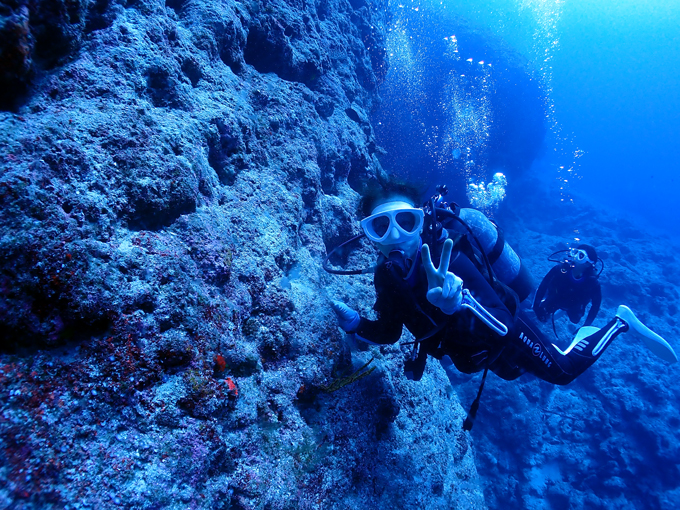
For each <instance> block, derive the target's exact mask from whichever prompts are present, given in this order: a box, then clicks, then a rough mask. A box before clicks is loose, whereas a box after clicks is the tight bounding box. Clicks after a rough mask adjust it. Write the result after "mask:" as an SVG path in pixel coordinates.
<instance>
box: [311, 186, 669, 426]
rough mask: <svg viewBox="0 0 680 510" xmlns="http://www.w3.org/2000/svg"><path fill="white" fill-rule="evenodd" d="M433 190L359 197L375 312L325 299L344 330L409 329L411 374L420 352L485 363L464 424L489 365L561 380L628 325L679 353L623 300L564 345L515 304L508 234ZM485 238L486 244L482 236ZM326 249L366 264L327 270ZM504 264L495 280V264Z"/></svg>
mask: <svg viewBox="0 0 680 510" xmlns="http://www.w3.org/2000/svg"><path fill="white" fill-rule="evenodd" d="M390 188H391V189H390ZM438 192H439V195H436V196H435V197H433V198H432V199H431V200H430V201H429V204H428V203H426V205H425V206H424V207H423V208H419V207H417V206H416V205H415V204H417V203H418V200H417V192H416V191H415V190H412V189H410V188H408V187H405V186H396V187H395V186H391V187H388V189H386V190H377V191H373V192H371V193H369V194H367V195H365V196H364V199H363V200H362V205H363V209H364V214H365V216H366V217H365V218H364V219H363V220H361V228H362V230H363V235H365V236H366V237H367V238H368V239H369V240H370V241H372V242H373V243H374V245H375V246H376V248H377V249H378V250H379V252H380V255H379V258H378V263H377V266H376V267H375V268H374V269H373V270H374V272H375V276H374V284H375V290H376V295H377V299H376V302H375V305H374V307H373V308H374V310H375V311H376V312H377V320H369V319H366V318H365V317H361V316H360V315H359V313H358V312H356V311H355V310H353V309H352V308H350V307H349V306H347V305H346V304H345V303H342V302H340V301H333V302H332V308H333V310H334V311H335V313H336V315H337V318H338V322H339V325H340V327H341V328H342V329H343V330H344V331H345V332H346V333H348V334H350V335H354V336H355V337H356V338H357V339H358V340H361V341H364V342H368V343H372V344H393V343H395V342H397V341H398V340H399V338H400V337H401V334H402V327H403V326H406V328H407V329H408V330H409V331H410V332H411V333H412V334H413V336H414V337H415V342H413V351H412V354H411V355H410V356H409V358H408V359H407V360H406V362H405V365H404V371H405V375H406V376H407V377H408V378H409V379H412V380H416V381H417V380H420V378H421V377H422V375H423V372H424V370H425V364H426V361H427V357H428V355H429V356H432V357H434V358H436V359H439V360H441V359H442V358H443V357H444V356H448V357H449V358H450V359H451V361H452V362H453V364H454V365H455V367H456V368H457V369H458V370H459V371H461V372H463V373H468V374H469V373H475V372H479V371H482V370H484V376H483V377H482V382H481V385H480V389H479V392H478V395H477V398H476V399H475V402H474V403H473V405H472V408H471V410H470V413H469V415H468V418H467V419H466V420H465V422H464V424H463V428H464V429H465V430H470V428H471V427H472V421H473V419H474V415H475V413H476V409H477V407H478V406H479V399H480V396H481V392H482V388H483V386H484V381H485V379H486V374H487V372H488V370H491V371H492V372H494V373H495V374H496V375H498V376H499V377H501V378H503V379H505V380H513V379H516V378H517V377H519V376H520V375H522V374H523V373H525V372H528V373H531V374H534V375H535V376H537V377H539V378H541V379H543V380H545V381H547V382H550V383H554V384H560V385H564V384H568V383H570V382H571V381H573V380H574V379H575V378H576V377H578V376H579V375H580V374H582V373H583V372H584V371H585V370H586V369H587V368H588V367H590V366H591V365H592V364H593V363H594V362H595V361H596V360H597V359H598V358H599V357H600V356H601V355H602V353H603V352H604V351H605V349H606V348H607V347H608V346H609V345H610V344H611V342H612V340H614V338H615V337H617V336H618V335H620V334H621V333H624V332H627V331H631V332H633V333H636V334H637V335H638V336H640V337H641V338H642V339H643V340H644V341H645V343H646V345H647V347H648V348H649V349H650V350H652V352H654V353H655V354H656V355H657V356H659V357H661V358H662V359H664V360H665V361H668V362H676V361H677V356H676V355H675V352H674V351H673V349H672V347H671V346H670V345H669V344H668V343H667V342H666V341H665V340H664V339H663V338H661V337H660V336H659V335H657V334H656V333H654V332H653V331H651V330H650V329H649V328H647V327H646V326H645V325H644V324H642V323H641V322H640V321H639V320H638V319H637V318H636V317H635V315H634V314H633V312H632V311H631V310H630V309H629V308H627V307H626V306H623V305H622V306H619V308H618V310H617V313H616V315H615V316H614V317H612V319H611V320H610V321H609V322H608V323H607V325H606V326H605V327H603V328H601V329H598V328H594V327H592V326H587V327H582V328H581V329H580V330H579V332H578V334H577V335H576V338H574V340H573V341H572V342H571V344H570V345H569V347H568V348H567V349H565V350H561V349H560V348H559V347H557V346H555V345H553V344H552V343H550V342H549V341H548V340H547V339H546V338H545V337H544V336H543V334H542V333H541V332H540V331H539V330H538V329H537V328H536V327H534V326H533V325H532V323H531V322H530V320H529V319H528V318H527V317H526V315H525V314H524V312H523V311H522V310H520V309H519V306H518V302H519V299H520V298H521V299H524V298H526V297H527V295H528V294H529V292H530V289H531V285H530V278H528V277H527V274H528V273H526V270H523V269H522V267H521V263H520V267H517V266H516V265H515V266H514V267H513V268H512V270H510V271H508V267H510V266H511V265H512V262H513V260H514V259H515V258H517V259H518V257H517V256H516V254H514V252H512V255H514V256H510V251H512V249H511V248H509V246H508V245H507V243H504V242H501V243H499V242H498V238H499V237H502V236H501V234H500V230H497V229H496V228H495V226H494V225H493V224H492V223H491V222H490V221H489V220H488V219H487V220H486V222H485V223H486V225H484V224H483V223H482V222H481V220H480V216H482V217H484V218H486V217H485V216H484V215H483V214H482V213H481V212H479V211H474V210H471V209H461V208H458V207H457V206H456V205H455V204H453V208H451V207H449V205H448V204H446V203H445V202H443V194H445V190H443V193H442V188H441V187H438ZM466 218H468V219H471V221H466ZM477 234H479V235H477ZM359 237H361V235H360V236H356V237H355V238H352V239H350V240H349V241H346V242H345V243H343V244H342V245H340V246H343V245H345V244H347V243H348V242H351V241H353V240H355V239H357V238H359ZM485 237H486V238H487V241H488V242H487V243H484V242H483V241H481V239H483V238H485ZM470 238H472V242H470ZM494 238H495V242H491V241H494ZM485 244H486V246H484V245H485ZM498 245H501V247H500V248H497V246H498ZM340 246H339V247H338V248H340ZM494 251H495V252H496V253H492V252H494ZM498 252H500V253H498ZM490 253H491V254H492V255H493V256H494V258H495V264H491V263H490V260H489V259H490V256H489V255H490ZM332 254H333V252H331V253H330V254H329V255H328V257H327V258H326V260H325V261H324V268H326V270H328V271H329V272H332V273H336V274H359V273H366V272H369V270H366V269H364V270H356V271H344V270H343V271H339V270H333V269H330V268H329V267H328V265H327V263H328V260H329V258H330V257H331V255H332ZM480 259H482V260H481V261H480ZM501 265H505V266H506V267H500V266H501ZM504 272H505V273H506V274H505V278H504V279H505V281H502V280H501V279H500V277H498V276H496V273H498V274H502V273H504ZM513 288H514V290H513ZM518 295H519V298H518Z"/></svg>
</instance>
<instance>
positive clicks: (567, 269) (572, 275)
mask: <svg viewBox="0 0 680 510" xmlns="http://www.w3.org/2000/svg"><path fill="white" fill-rule="evenodd" d="M563 252H564V253H565V254H566V257H565V259H564V260H562V261H560V260H555V259H553V258H552V257H554V256H555V255H557V254H558V253H563ZM548 260H550V261H552V262H559V264H558V265H556V266H554V267H553V268H552V269H551V270H550V271H549V272H548V274H547V275H545V278H543V281H542V282H541V284H540V285H539V287H538V290H537V291H536V297H535V299H534V307H533V308H534V312H535V313H536V317H537V318H538V320H540V321H541V322H546V321H547V320H548V317H550V316H553V317H554V314H555V312H556V311H557V310H564V311H566V312H567V315H568V316H569V320H570V321H571V322H572V323H573V324H577V323H578V322H579V321H580V320H581V318H582V317H583V314H584V313H585V311H586V306H587V305H588V303H591V306H590V310H589V311H588V316H587V317H586V320H585V322H584V323H583V325H584V326H590V325H591V324H592V323H593V321H594V320H595V317H596V316H597V313H598V312H599V311H600V303H601V301H602V293H601V290H600V282H599V280H598V276H599V275H600V273H601V272H602V269H600V271H599V272H598V271H596V269H595V266H596V264H597V263H598V262H602V260H601V259H600V258H598V256H597V252H596V251H595V248H593V247H592V246H590V245H588V244H579V245H578V246H577V247H576V248H572V249H569V250H563V251H562V252H555V253H553V254H552V255H551V256H550V257H549V258H548ZM602 268H604V263H603V266H602Z"/></svg>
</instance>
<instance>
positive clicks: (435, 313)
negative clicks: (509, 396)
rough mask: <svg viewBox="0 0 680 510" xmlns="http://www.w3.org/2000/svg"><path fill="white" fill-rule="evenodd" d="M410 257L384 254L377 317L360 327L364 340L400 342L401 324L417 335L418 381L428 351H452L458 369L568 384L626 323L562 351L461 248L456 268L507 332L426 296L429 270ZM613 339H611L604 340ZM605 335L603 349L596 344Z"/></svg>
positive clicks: (413, 365)
mask: <svg viewBox="0 0 680 510" xmlns="http://www.w3.org/2000/svg"><path fill="white" fill-rule="evenodd" d="M440 252H441V245H439V246H438V249H437V253H433V254H432V259H433V263H434V264H435V267H438V265H439V257H440ZM411 265H412V264H410V261H405V260H404V259H403V257H398V256H397V257H394V258H393V259H385V258H384V257H383V258H382V260H381V261H379V265H378V268H377V269H376V273H375V280H374V282H375V288H376V293H377V300H376V302H375V305H374V309H375V310H376V312H377V314H378V319H377V320H375V321H371V320H368V319H365V318H363V317H362V318H361V322H360V323H359V326H358V328H357V330H356V334H357V336H358V337H359V338H360V339H363V340H366V341H369V342H372V343H376V344H392V343H395V342H397V341H398V340H399V338H400V336H401V333H402V326H406V327H407V329H408V330H409V331H410V332H411V333H412V334H413V335H414V336H415V338H416V340H417V341H418V345H419V351H418V354H417V357H416V359H414V360H410V361H407V363H406V366H405V370H406V372H410V373H411V374H412V378H413V379H415V380H419V379H420V378H421V377H422V374H423V371H424V369H425V363H426V361H427V355H431V356H433V357H435V358H437V359H441V358H442V357H443V356H444V355H448V356H449V357H450V358H451V360H452V361H453V363H454V365H455V366H456V368H457V369H458V370H460V371H461V372H464V373H473V372H478V371H481V370H483V369H484V368H486V367H488V368H489V369H490V370H491V371H493V372H494V373H496V374H497V375H498V376H500V377H502V378H503V379H507V380H512V379H516V378H517V377H519V376H520V375H521V374H523V373H524V372H529V373H532V374H534V375H536V376H538V377H540V378H541V379H544V380H546V381H548V382H551V383H555V384H567V383H569V382H571V381H572V380H574V378H576V377H577V376H578V375H580V374H581V373H583V372H584V371H585V370H586V369H587V368H588V367H589V366H590V365H592V364H593V363H594V362H595V361H596V360H597V358H598V357H599V356H600V355H601V354H602V352H604V350H605V348H606V346H608V345H609V343H610V342H611V340H612V339H613V338H614V336H616V335H617V334H618V333H619V332H621V331H625V330H626V329H627V326H626V325H625V324H624V323H617V321H616V319H614V320H613V321H612V322H611V323H610V324H608V325H607V327H605V328H603V329H602V330H599V331H598V332H596V333H595V334H593V335H591V336H589V337H587V338H585V339H583V340H582V341H581V342H579V343H578V344H577V345H575V346H574V348H572V349H571V350H570V351H569V352H568V354H566V355H563V354H561V353H560V351H559V350H558V349H557V348H556V347H555V346H554V345H553V344H551V343H550V342H549V341H548V340H547V339H546V338H545V337H544V335H542V334H541V332H540V331H538V330H537V328H535V327H533V326H532V325H531V323H530V322H529V321H528V320H527V318H526V316H525V315H524V314H523V313H522V312H519V313H518V315H517V317H514V318H513V316H512V314H511V313H510V312H509V311H508V308H507V307H506V306H505V305H504V304H503V302H502V301H501V300H500V298H499V297H498V296H497V294H496V292H494V290H493V289H492V288H491V286H490V285H489V283H488V282H487V281H486V279H485V278H484V276H483V275H482V274H481V273H480V272H479V271H478V270H477V268H476V267H475V265H474V264H473V263H472V262H471V261H470V259H469V258H468V257H467V256H466V255H465V254H464V253H463V252H461V251H459V250H457V249H456V248H455V247H454V250H453V252H452V254H451V261H450V263H449V271H451V272H452V273H454V274H456V275H458V276H459V277H460V278H461V279H462V280H463V286H464V288H466V289H469V290H470V292H471V293H472V295H473V296H474V297H475V299H476V300H477V301H478V302H479V303H480V304H481V305H482V306H484V308H486V309H487V310H488V311H489V312H490V313H491V314H492V315H493V316H494V317H495V318H497V319H498V320H500V321H501V322H502V323H504V324H505V325H506V326H507V327H508V330H509V332H508V334H507V335H505V336H500V335H498V334H497V333H495V332H494V331H492V330H491V329H490V328H489V327H488V326H487V325H486V324H484V323H483V322H482V321H481V320H480V319H479V318H477V317H476V316H475V315H474V314H473V313H472V312H471V311H470V310H468V309H467V308H462V309H460V310H458V311H457V312H455V313H454V314H453V315H446V314H445V313H443V312H442V311H441V310H440V309H439V308H438V307H436V306H434V305H432V304H431V303H430V302H429V301H428V300H427V297H426V294H427V290H428V284H427V274H426V273H425V268H424V266H423V264H422V260H421V258H420V252H419V253H418V254H417V255H416V261H415V265H416V267H415V268H413V270H410V266H411ZM605 337H606V338H605ZM603 338H605V342H604V343H603V344H602V346H601V348H600V349H599V350H598V352H597V353H596V354H593V349H594V348H595V347H596V346H597V345H598V344H599V343H600V340H601V339H603Z"/></svg>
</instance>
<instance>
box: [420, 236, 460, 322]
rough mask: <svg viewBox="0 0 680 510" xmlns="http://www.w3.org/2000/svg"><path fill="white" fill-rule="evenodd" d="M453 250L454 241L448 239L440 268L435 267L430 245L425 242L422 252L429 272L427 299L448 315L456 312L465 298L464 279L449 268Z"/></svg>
mask: <svg viewBox="0 0 680 510" xmlns="http://www.w3.org/2000/svg"><path fill="white" fill-rule="evenodd" d="M451 250H453V241H452V240H451V239H447V240H446V242H444V249H443V250H442V256H441V260H440V261H439V268H435V267H434V264H433V263H432V258H431V256H430V247H429V246H428V245H426V244H424V245H423V248H422V252H421V253H422V256H423V266H424V267H425V273H426V274H427V288H428V290H427V300H428V301H429V302H430V303H432V304H433V305H434V306H436V307H438V308H439V309H440V310H441V311H442V312H444V313H445V314H447V315H451V314H453V313H454V312H456V311H457V310H458V309H459V308H460V305H461V302H462V300H463V294H462V291H463V280H461V279H460V278H458V277H457V276H456V275H455V274H453V273H452V272H450V271H449V270H448V269H449V262H451Z"/></svg>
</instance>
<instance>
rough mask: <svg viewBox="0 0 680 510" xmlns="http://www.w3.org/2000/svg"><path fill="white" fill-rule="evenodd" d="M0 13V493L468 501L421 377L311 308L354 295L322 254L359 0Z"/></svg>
mask: <svg viewBox="0 0 680 510" xmlns="http://www.w3.org/2000/svg"><path fill="white" fill-rule="evenodd" d="M0 16H2V17H1V18H0V23H1V26H0V33H2V35H3V37H2V44H1V45H0V55H1V56H2V66H3V67H2V73H1V76H0V85H1V86H2V88H3V90H5V91H11V92H10V93H8V94H6V95H4V96H3V102H2V104H0V107H1V108H2V109H3V112H2V113H0V133H1V138H0V158H1V161H2V166H1V170H0V202H1V206H0V335H1V337H0V338H1V339H0V443H1V447H0V506H2V507H3V508H112V507H122V508H212V509H219V508H224V509H227V508H229V509H250V508H270V509H277V508H296V509H297V508H309V509H314V508H319V509H320V508H323V509H330V508H343V509H344V508H355V507H356V508H387V507H390V508H401V507H406V506H408V507H412V508H428V509H434V508H485V505H484V501H483V496H482V494H481V491H480V489H479V485H478V482H477V474H476V471H475V467H474V462H473V454H472V450H471V444H470V441H469V436H468V435H466V434H463V433H462V432H461V431H460V423H461V421H462V417H463V412H462V410H461V408H460V406H459V405H458V402H457V397H456V396H455V395H454V394H453V392H452V391H451V387H450V386H448V385H447V384H446V378H445V375H444V372H443V370H442V369H441V368H440V367H438V366H436V364H434V363H431V364H430V367H429V368H428V372H427V373H426V375H425V377H424V379H423V381H422V382H420V383H413V382H409V381H406V380H405V379H404V378H403V377H402V376H401V364H402V359H403V353H402V352H401V350H400V349H399V348H398V347H390V348H383V349H374V350H364V351H362V350H359V349H357V348H356V346H351V345H349V344H347V343H346V341H345V339H344V338H343V336H342V335H341V334H340V332H339V330H338V328H337V327H336V322H335V318H334V316H333V314H332V312H330V310H329V307H328V297H335V298H340V299H344V300H346V301H348V302H349V303H350V304H351V305H352V306H355V307H357V308H359V309H362V310H363V311H364V312H365V313H370V307H371V305H372V300H373V296H372V295H371V292H372V291H371V290H370V289H371V288H372V286H371V284H370V279H369V278H368V277H361V278H359V279H342V278H339V277H330V276H328V275H327V274H325V273H324V272H323V271H322V269H321V261H322V260H323V257H324V256H325V254H326V252H327V250H328V249H329V248H330V247H332V246H334V245H336V244H337V243H338V242H339V240H341V239H345V238H347V237H349V236H350V235H352V234H353V233H355V232H356V231H357V228H358V225H357V223H356V214H355V207H356V204H357V199H358V193H357V190H359V189H360V188H361V186H362V184H363V183H364V182H366V181H367V180H370V179H374V178H375V176H376V175H377V174H378V173H379V172H381V169H380V165H379V163H378V162H377V159H376V157H375V152H376V150H377V148H376V143H375V140H374V135H373V130H372V128H371V125H370V124H369V122H368V117H369V114H370V113H371V111H372V110H373V109H374V107H375V106H376V104H377V103H376V102H377V101H378V98H377V95H376V86H377V84H378V83H379V81H380V80H381V79H382V78H383V77H384V74H385V72H386V62H385V60H384V58H385V54H384V50H383V47H384V45H383V39H384V24H385V22H386V20H385V6H384V2H382V1H375V2H368V1H364V0H351V1H349V2H348V1H346V0H318V1H316V2H307V1H301V0H287V1H284V0H278V1H262V2H259V1H255V0H254V1H249V2H237V1H233V0H222V1H202V0H166V1H165V2H162V1H155V0H137V1H135V0H130V1H129V2H125V1H116V0H112V1H99V0H97V1H88V0H82V1H77V2H63V1H60V0H42V1H38V2H24V1H17V2H5V3H4V4H3V7H2V10H1V11H0ZM363 257H364V259H365V261H366V263H369V261H370V260H371V258H372V255H371V254H370V253H364V255H363ZM372 358H375V359H374V360H373V361H372V362H371V359H372ZM367 363H369V365H367V366H365V368H364V369H363V371H362V372H359V373H358V374H355V377H354V378H356V375H361V374H363V373H366V374H367V375H366V376H365V377H362V378H360V379H358V380H353V377H352V374H353V373H354V372H355V371H356V370H358V369H360V368H361V367H362V366H364V365H365V364H367ZM373 367H375V370H372V368H373ZM395 374H396V375H395ZM347 377H350V378H349V379H347ZM344 383H349V384H347V385H346V386H344V387H341V388H340V389H337V391H332V392H331V391H330V390H333V389H335V388H337V387H339V386H342V385H343V384H344Z"/></svg>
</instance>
